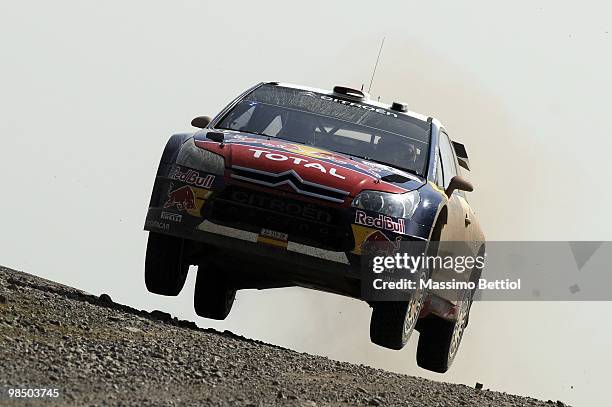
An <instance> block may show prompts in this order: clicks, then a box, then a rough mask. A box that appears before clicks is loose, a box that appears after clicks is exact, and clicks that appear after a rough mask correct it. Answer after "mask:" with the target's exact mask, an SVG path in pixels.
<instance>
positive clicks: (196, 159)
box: [176, 137, 225, 175]
mask: <svg viewBox="0 0 612 407" xmlns="http://www.w3.org/2000/svg"><path fill="white" fill-rule="evenodd" d="M176 163H177V164H179V165H182V166H184V167H188V168H193V169H194V170H200V171H203V172H208V173H210V174H217V175H223V173H224V171H225V160H224V159H223V157H222V156H220V155H219V154H215V153H212V152H210V151H208V150H205V149H203V148H200V147H198V146H196V145H195V142H194V141H193V137H192V138H190V139H189V140H187V141H186V142H185V143H184V144H183V145H182V146H181V149H180V150H179V153H178V157H177V158H176Z"/></svg>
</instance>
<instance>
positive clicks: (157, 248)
mask: <svg viewBox="0 0 612 407" xmlns="http://www.w3.org/2000/svg"><path fill="white" fill-rule="evenodd" d="M183 247H184V240H183V239H180V238H178V237H174V236H168V235H163V234H161V233H155V232H149V240H148V242H147V254H146V258H145V285H146V286H147V290H149V292H152V293H154V294H159V295H168V296H176V295H178V294H179V293H180V292H181V290H182V289H183V286H184V285H185V279H186V278H187V272H188V271H189V264H184V263H183Z"/></svg>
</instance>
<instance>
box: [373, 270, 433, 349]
mask: <svg viewBox="0 0 612 407" xmlns="http://www.w3.org/2000/svg"><path fill="white" fill-rule="evenodd" d="M425 275H426V274H425V273H423V274H422V275H421V277H420V278H424V276H425ZM417 281H418V280H417ZM419 286H420V285H419ZM424 299H425V293H424V290H423V289H421V288H417V289H416V290H414V291H413V292H412V293H411V295H410V299H409V300H408V301H381V302H377V303H375V304H373V306H372V308H373V310H372V318H371V319H370V340H371V341H372V342H373V343H375V344H377V345H379V346H382V347H385V348H389V349H394V350H400V349H402V348H403V347H404V346H405V345H406V343H407V342H408V339H410V335H411V334H412V331H413V330H414V327H415V325H416V323H417V321H418V319H419V314H420V313H421V308H422V307H423V302H424Z"/></svg>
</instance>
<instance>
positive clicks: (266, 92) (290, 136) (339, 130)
mask: <svg viewBox="0 0 612 407" xmlns="http://www.w3.org/2000/svg"><path fill="white" fill-rule="evenodd" d="M217 128H221V129H229V130H238V131H244V132H249V133H255V134H261V135H265V136H269V137H277V138H280V139H284V140H289V141H294V142H298V143H302V144H306V145H309V146H316V147H320V148H323V149H327V150H332V151H336V152H340V153H345V154H349V155H352V156H357V157H362V158H367V159H370V160H372V161H377V162H381V163H384V164H388V165H390V166H393V167H398V168H401V169H405V170H409V171H411V172H414V173H416V174H419V175H425V168H426V165H427V159H426V157H427V153H428V145H429V123H427V122H426V121H423V120H419V119H416V118H413V117H409V116H407V115H404V114H401V113H396V112H393V111H392V110H387V109H383V108H380V107H377V106H374V105H369V104H367V103H364V102H361V101H359V102H351V101H348V100H344V99H338V98H335V97H333V96H328V95H325V94H321V93H316V92H311V91H306V90H302V89H293V88H287V87H283V86H277V85H271V84H270V85H262V86H260V87H259V88H257V89H255V90H254V91H253V92H251V93H250V94H249V95H247V96H246V97H245V98H244V99H243V100H242V101H240V102H239V103H238V104H237V105H236V106H234V107H233V108H232V110H230V111H229V112H228V114H226V115H225V117H224V118H223V119H222V120H221V122H220V123H219V125H218V126H217Z"/></svg>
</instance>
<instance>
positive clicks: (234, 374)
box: [0, 267, 564, 407]
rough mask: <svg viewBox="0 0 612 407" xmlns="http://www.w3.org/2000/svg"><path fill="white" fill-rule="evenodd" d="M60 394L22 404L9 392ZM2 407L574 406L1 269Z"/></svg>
mask: <svg viewBox="0 0 612 407" xmlns="http://www.w3.org/2000/svg"><path fill="white" fill-rule="evenodd" d="M9 387H10V388H26V389H27V388H56V389H59V397H57V398H46V399H44V400H43V399H36V398H29V399H14V398H8V397H7V393H6V392H7V389H8V388H9ZM0 389H1V390H2V391H3V392H4V394H3V395H1V396H0V405H19V406H23V405H66V406H73V405H74V406H83V405H122V406H179V405H180V406H183V405H185V406H277V405H282V406H411V407H412V406H414V407H416V406H428V407H429V406H476V407H479V406H495V407H498V406H542V407H551V406H557V407H559V406H564V404H563V403H562V402H560V401H558V402H553V401H550V400H549V401H548V402H544V401H539V400H535V399H532V398H528V397H519V396H514V395H510V394H506V393H499V392H493V391H486V390H476V389H474V388H471V387H468V386H464V385H457V384H449V383H439V382H433V381H430V380H426V379H422V378H418V377H410V376H405V375H401V374H396V373H390V372H386V371H384V370H380V369H373V368H370V367H366V366H362V365H354V364H350V363H344V362H338V361H334V360H330V359H327V358H324V357H320V356H312V355H308V354H305V353H298V352H295V351H292V350H289V349H284V348H280V347H277V346H273V345H269V344H265V343H262V342H259V341H255V340H251V339H246V338H243V337H240V336H237V335H234V334H233V333H231V332H229V331H225V332H218V331H215V330H212V329H199V328H198V327H197V326H196V324H195V323H193V322H190V321H182V320H178V319H177V318H173V317H172V316H171V315H169V314H167V313H165V312H162V311H153V312H150V313H149V312H146V311H139V310H136V309H133V308H130V307H127V306H124V305H121V304H117V303H115V302H113V301H112V298H111V297H110V296H108V295H106V294H103V295H101V296H99V297H97V296H93V295H91V294H87V293H85V292H83V291H80V290H77V289H74V288H70V287H67V286H64V285H61V284H57V283H54V282H51V281H48V280H44V279H41V278H38V277H35V276H32V275H29V274H25V273H22V272H18V271H14V270H10V269H7V268H4V267H0Z"/></svg>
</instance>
